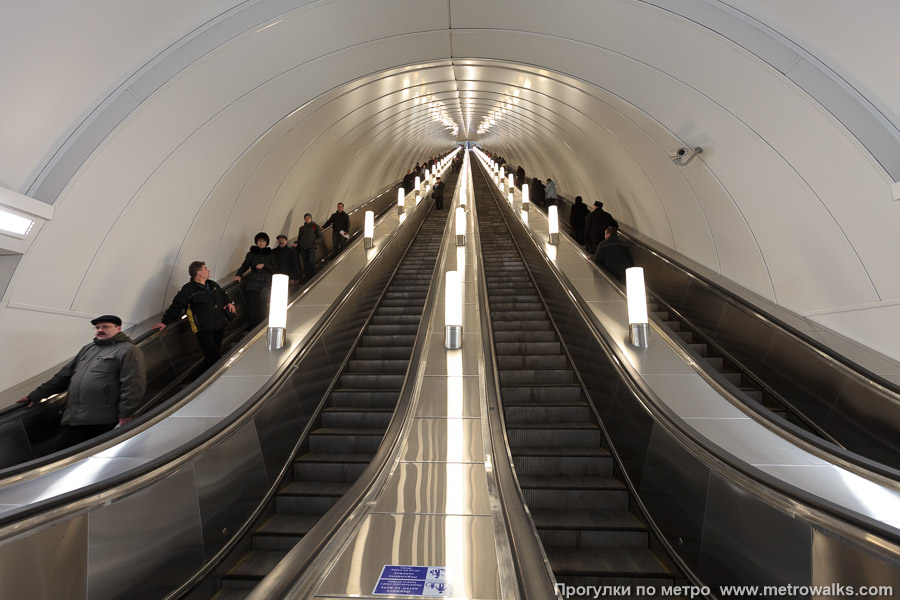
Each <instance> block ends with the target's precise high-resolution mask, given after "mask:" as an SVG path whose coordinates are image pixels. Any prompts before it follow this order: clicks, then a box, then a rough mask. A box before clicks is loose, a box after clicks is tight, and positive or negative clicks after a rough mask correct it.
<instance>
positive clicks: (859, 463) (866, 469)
mask: <svg viewBox="0 0 900 600" xmlns="http://www.w3.org/2000/svg"><path fill="white" fill-rule="evenodd" d="M630 239H633V238H630ZM644 246H645V247H646V245H644ZM651 250H652V249H651ZM655 255H657V256H659V257H660V258H661V259H663V260H666V257H665V256H663V255H661V254H659V253H655ZM587 263H588V264H589V265H590V266H591V268H593V269H594V271H595V272H597V273H600V274H601V275H602V276H603V277H605V278H606V279H607V280H609V281H610V283H611V284H612V285H613V286H614V287H615V288H616V289H618V290H619V293H620V294H622V295H623V296H624V292H623V291H622V289H621V285H620V284H619V283H618V282H616V281H614V280H612V279H610V278H609V277H608V276H607V274H606V272H605V271H604V270H603V269H601V268H600V267H599V266H598V265H597V264H596V263H595V262H594V261H593V260H587ZM673 264H675V265H676V266H677V263H673ZM685 273H686V274H688V275H689V276H690V275H691V272H690V271H685ZM701 280H702V281H707V280H706V279H705V278H702V277H701ZM713 285H715V284H713ZM648 291H652V290H649V288H648ZM725 293H728V292H727V290H725ZM657 300H658V301H659V302H661V303H662V304H663V305H664V306H665V307H666V310H668V311H670V312H672V313H674V314H676V315H677V316H678V317H679V318H680V319H682V320H683V321H685V322H686V323H687V324H688V325H689V326H691V327H692V328H693V326H692V325H691V323H690V320H689V319H687V318H686V317H684V316H682V315H681V313H680V312H679V311H678V310H677V309H674V308H673V307H671V306H670V305H669V304H668V303H667V302H665V301H663V300H662V299H660V298H658V297H657ZM726 300H727V298H726ZM751 308H752V307H751ZM764 314H765V313H763V315H764ZM701 335H702V334H701ZM665 337H667V338H668V339H669V341H670V342H671V344H670V345H672V346H673V348H674V347H677V348H678V349H679V350H678V351H679V352H681V353H683V354H684V355H687V356H689V357H690V358H691V360H692V361H693V362H694V363H695V364H697V365H699V364H702V362H703V359H702V357H699V356H698V355H696V354H695V353H694V352H693V351H691V350H690V349H688V348H686V347H685V345H684V344H683V343H682V342H681V341H680V340H679V339H678V338H677V337H676V338H673V337H671V336H668V335H666V336H665ZM704 337H705V336H704ZM704 342H705V343H708V344H710V345H711V346H713V347H715V348H716V351H718V352H721V353H722V355H723V356H724V357H725V358H727V359H728V360H730V361H732V362H733V363H735V364H736V365H741V362H740V361H739V360H737V359H735V358H733V357H732V356H731V355H730V353H728V352H727V351H725V350H724V349H722V348H721V347H719V345H718V344H716V343H714V342H710V341H708V340H704ZM695 370H696V371H697V373H698V374H699V375H701V377H703V378H704V379H705V380H706V381H707V382H709V383H710V384H711V385H713V386H714V387H716V388H717V389H719V391H720V392H721V393H723V395H724V396H725V397H726V398H727V399H728V400H729V401H730V402H731V403H732V404H734V405H735V406H737V407H739V408H746V410H750V411H752V412H753V413H754V414H755V415H758V416H759V417H760V418H761V419H763V420H764V424H765V426H766V427H767V428H768V429H770V430H772V431H774V432H776V433H779V432H782V431H784V432H787V434H788V435H789V436H792V437H794V438H799V440H802V442H803V443H805V444H807V445H808V446H811V447H812V451H811V453H812V454H814V455H816V456H819V457H820V458H823V459H824V460H826V461H830V462H834V463H836V464H838V465H840V466H842V467H843V468H846V469H847V470H849V471H851V472H854V473H855V474H857V475H859V476H860V477H864V478H867V479H870V480H875V481H876V483H878V484H879V485H883V486H885V487H889V488H891V489H894V490H896V491H900V469H897V468H894V467H892V466H890V465H886V464H884V463H881V462H878V461H877V460H874V459H871V458H869V457H867V456H864V455H862V454H858V453H856V452H854V451H852V450H848V449H847V448H844V447H843V445H841V444H840V443H838V442H835V441H832V440H831V439H829V438H830V437H831V436H830V435H828V436H826V437H825V438H823V437H818V436H816V435H814V434H812V433H810V432H809V431H806V430H805V429H803V428H802V427H799V426H797V425H795V424H794V423H791V422H789V421H787V420H785V419H780V418H779V417H777V416H776V415H774V414H773V413H771V411H768V410H766V409H764V408H760V407H757V406H756V404H755V403H752V402H744V401H743V400H742V395H741V394H740V393H736V392H740V390H739V389H737V387H736V386H734V385H732V384H730V383H729V382H727V381H725V380H723V378H721V376H719V375H718V374H717V373H715V372H710V371H709V370H707V369H706V368H702V367H699V366H698V368H697V369H695ZM748 375H749V376H751V377H752V378H753V379H754V381H756V382H757V383H758V384H759V385H760V387H762V388H763V389H764V390H765V391H766V392H768V393H770V394H772V395H773V396H774V397H776V398H778V399H779V401H782V402H784V403H785V405H786V406H791V404H790V402H789V401H787V400H786V399H784V398H783V396H782V395H781V394H780V393H778V392H777V391H776V390H774V389H772V388H771V386H769V385H767V384H766V383H765V382H763V381H762V380H760V379H759V378H758V377H756V375H754V374H753V373H748ZM791 410H793V411H794V412H795V413H797V414H801V415H802V414H803V413H802V412H800V411H799V410H796V409H794V408H791ZM806 420H807V421H809V419H808V418H806ZM815 428H816V429H819V427H818V426H816V427H815ZM806 449H807V450H808V451H810V450H811V449H810V448H806Z"/></svg>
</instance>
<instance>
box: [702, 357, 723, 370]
mask: <svg viewBox="0 0 900 600" xmlns="http://www.w3.org/2000/svg"><path fill="white" fill-rule="evenodd" d="M706 362H707V364H709V366H710V367H712V368H713V369H715V370H716V371H718V370H720V369H723V368H724V367H725V359H724V358H721V357H711V356H707V357H706Z"/></svg>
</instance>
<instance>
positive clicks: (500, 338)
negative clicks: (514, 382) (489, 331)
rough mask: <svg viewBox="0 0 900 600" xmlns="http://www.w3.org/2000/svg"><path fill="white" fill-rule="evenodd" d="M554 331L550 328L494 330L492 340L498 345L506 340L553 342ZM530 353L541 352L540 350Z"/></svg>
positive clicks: (554, 339) (554, 337)
mask: <svg viewBox="0 0 900 600" xmlns="http://www.w3.org/2000/svg"><path fill="white" fill-rule="evenodd" d="M555 341H557V340H556V332H555V331H553V330H552V329H550V330H532V329H525V330H521V329H520V330H518V331H495V332H494V342H495V343H496V344H497V345H498V347H499V345H500V344H504V343H507V342H555ZM531 354H541V353H540V352H536V353H531Z"/></svg>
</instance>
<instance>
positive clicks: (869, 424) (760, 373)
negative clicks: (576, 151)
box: [560, 202, 900, 480]
mask: <svg viewBox="0 0 900 600" xmlns="http://www.w3.org/2000/svg"><path fill="white" fill-rule="evenodd" d="M567 214H568V204H567V203H566V202H561V203H560V223H561V227H562V229H563V230H566V231H569V233H571V229H570V228H569V227H568V223H567V221H568V217H567ZM626 230H627V228H626ZM620 236H621V237H623V238H626V239H627V240H628V242H629V243H630V244H631V246H632V251H633V253H634V258H635V263H636V266H639V267H643V269H644V277H645V279H646V285H647V291H648V296H649V297H650V300H651V304H650V306H649V311H650V312H651V313H653V314H654V315H655V316H656V318H657V319H658V321H657V322H659V323H662V324H663V325H664V326H665V327H668V328H669V329H670V331H671V332H672V336H671V337H672V338H673V339H674V340H675V341H676V342H678V343H681V344H682V345H683V347H684V348H685V349H686V351H687V352H688V354H690V355H691V356H692V358H693V359H694V361H695V363H696V364H697V365H698V366H700V367H701V368H703V369H704V370H706V371H707V373H709V374H710V376H711V378H712V379H714V380H715V381H717V382H718V383H719V385H721V386H722V387H724V388H726V389H728V390H729V391H730V392H731V393H732V395H733V396H734V397H735V398H736V399H737V400H739V401H741V402H743V403H744V404H745V406H746V407H747V408H748V409H749V410H751V411H753V412H755V413H756V414H758V415H759V416H760V417H761V418H763V419H766V420H769V421H771V422H772V423H773V424H775V425H777V426H778V427H781V428H784V429H786V430H788V431H789V432H791V433H792V434H793V435H797V436H798V437H800V438H802V439H803V440H805V441H806V442H809V443H810V444H812V445H814V446H816V447H818V448H820V449H821V450H822V451H824V452H825V453H828V454H833V455H835V456H837V457H839V458H840V460H842V461H846V462H848V463H852V464H855V465H857V466H860V467H862V468H864V469H866V470H869V471H872V472H874V473H878V474H880V475H883V476H886V477H889V478H891V479H895V480H900V386H898V385H897V384H895V383H893V382H892V381H890V380H888V379H886V378H884V377H882V376H879V375H878V374H876V373H874V372H872V371H871V370H869V369H867V368H866V367H865V366H862V365H861V364H857V363H854V362H852V361H851V360H850V359H848V358H846V357H844V356H841V355H840V354H838V353H837V352H835V351H834V350H832V349H830V348H828V347H827V346H825V345H824V344H822V343H820V342H818V341H817V340H815V339H813V338H812V337H811V336H809V335H807V334H806V333H805V332H804V331H802V330H801V328H799V327H797V326H794V325H792V324H791V323H790V322H789V318H788V317H785V318H784V319H782V318H779V317H777V316H775V315H773V314H770V313H767V312H765V310H763V309H760V308H759V307H757V306H754V305H753V304H751V303H750V302H748V301H747V300H745V299H743V298H742V297H740V296H739V295H738V294H737V293H733V292H731V291H730V290H729V289H726V288H725V287H723V286H722V285H719V283H717V282H716V281H713V280H712V279H709V278H707V277H705V276H703V275H702V274H700V273H698V272H697V271H695V270H693V269H692V268H690V267H689V266H685V265H684V264H681V263H680V262H678V261H677V260H676V259H674V258H672V257H670V256H667V255H666V254H665V253H664V252H663V250H662V249H661V248H659V247H657V245H651V243H650V242H649V241H648V240H645V239H643V238H642V237H641V236H640V235H637V234H635V233H634V232H631V231H622V232H620Z"/></svg>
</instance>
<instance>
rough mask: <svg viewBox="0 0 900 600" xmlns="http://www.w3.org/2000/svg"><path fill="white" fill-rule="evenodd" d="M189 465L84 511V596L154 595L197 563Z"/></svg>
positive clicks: (196, 510) (198, 538) (199, 547)
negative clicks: (86, 517)
mask: <svg viewBox="0 0 900 600" xmlns="http://www.w3.org/2000/svg"><path fill="white" fill-rule="evenodd" d="M203 559H204V556H203V532H202V528H201V524H200V507H199V504H198V501H197V488H196V484H195V481H194V469H193V468H187V469H184V470H182V471H179V472H177V473H174V474H172V475H171V476H169V477H167V478H165V479H162V480H160V481H157V482H156V483H154V484H152V485H151V486H150V487H148V488H146V489H144V490H141V491H140V492H138V493H136V494H133V495H131V496H128V497H126V498H122V499H121V500H119V501H117V502H113V503H112V504H109V505H107V506H103V507H101V508H98V509H97V510H95V511H94V512H92V513H91V514H90V515H89V529H88V577H87V589H88V595H87V597H88V598H89V599H91V600H94V599H103V600H113V599H116V598H122V599H123V600H140V599H144V598H146V599H147V600H156V599H158V598H161V597H162V596H164V595H165V594H166V593H167V592H169V591H170V590H172V589H174V588H176V587H177V586H178V585H180V584H181V583H182V582H184V581H185V580H187V578H188V577H190V576H191V575H192V574H193V573H194V572H195V571H196V570H197V569H199V568H200V567H201V566H202V565H203Z"/></svg>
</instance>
